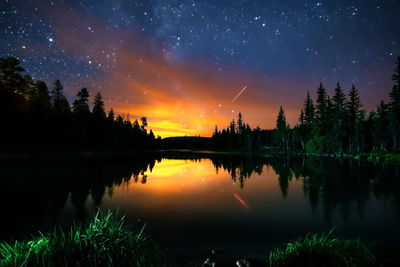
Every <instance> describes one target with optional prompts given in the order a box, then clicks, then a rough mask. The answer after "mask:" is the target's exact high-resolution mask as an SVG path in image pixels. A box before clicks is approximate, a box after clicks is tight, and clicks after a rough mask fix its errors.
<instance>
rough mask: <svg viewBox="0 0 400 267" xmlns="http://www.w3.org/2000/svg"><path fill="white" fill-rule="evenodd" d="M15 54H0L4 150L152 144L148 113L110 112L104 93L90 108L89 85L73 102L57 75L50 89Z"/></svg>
mask: <svg viewBox="0 0 400 267" xmlns="http://www.w3.org/2000/svg"><path fill="white" fill-rule="evenodd" d="M24 71H25V70H24V68H22V67H21V66H20V62H19V60H18V59H17V58H15V57H9V58H1V59H0V124H1V128H2V130H1V131H0V147H1V150H3V151H11V152H17V151H22V152H25V151H37V150H40V151H45V150H57V151H60V150H61V151H75V150H94V149H124V150H127V149H144V148H146V149H151V148H154V147H155V137H154V134H153V132H152V130H150V131H149V132H148V131H147V129H146V127H147V119H146V117H142V118H141V119H140V123H139V122H138V120H135V121H134V122H133V123H131V121H130V120H129V118H125V119H124V118H123V117H122V116H121V115H116V114H115V113H114V111H113V109H111V110H110V111H109V112H108V113H106V111H105V109H104V102H103V99H102V96H101V93H100V92H99V93H97V94H96V95H95V97H94V102H93V108H92V110H90V108H89V97H90V95H89V91H88V89H86V88H82V89H81V90H80V91H79V92H78V93H77V95H76V99H75V100H74V101H73V103H72V106H70V103H69V102H68V100H67V98H66V96H65V94H64V87H63V85H62V83H61V82H60V81H59V80H56V81H55V83H54V85H53V87H52V88H51V90H49V88H48V86H47V85H46V83H45V82H43V81H40V80H38V81H35V80H33V79H32V77H31V76H29V75H23V72H24Z"/></svg>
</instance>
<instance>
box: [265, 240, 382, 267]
mask: <svg viewBox="0 0 400 267" xmlns="http://www.w3.org/2000/svg"><path fill="white" fill-rule="evenodd" d="M269 264H270V266H271V267H284V266H309V267H313V266H327V267H328V266H332V267H333V266H347V267H353V266H354V267H355V266H375V265H376V260H375V256H374V255H373V254H372V252H371V251H370V250H369V249H368V247H367V246H366V245H365V244H364V243H362V242H361V241H360V240H359V239H343V238H337V237H335V236H333V235H332V234H331V233H328V234H309V235H307V236H306V237H303V238H299V239H296V240H293V241H291V242H289V243H287V244H286V245H283V246H281V247H279V248H276V249H274V250H273V251H271V253H270V255H269Z"/></svg>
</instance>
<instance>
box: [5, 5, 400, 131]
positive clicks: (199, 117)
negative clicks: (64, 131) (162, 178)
mask: <svg viewBox="0 0 400 267" xmlns="http://www.w3.org/2000/svg"><path fill="white" fill-rule="evenodd" d="M399 14H400V1H396V0H376V1H375V0H362V1H361V0H359V1H350V0H336V1H322V0H320V1H300V0H285V1H283V0H280V1H278V0H275V1H270V0H264V1H261V0H259V1H254V0H253V1H251V0H182V1H175V0H169V1H167V0H141V1H139V0H137V1H133V0H114V1H112V0H103V1H101V0H100V1H99V0H88V1H78V0H64V1H55V0H54V1H49V0H2V1H0V40H1V42H0V56H1V57H7V56H16V57H18V58H19V59H20V60H21V62H22V66H23V67H25V69H26V70H27V72H28V73H29V74H30V75H32V76H33V77H34V78H35V79H41V80H44V81H46V82H47V83H48V84H49V86H52V84H53V82H54V80H56V79H60V80H61V81H62V83H63V84H64V86H65V93H66V95H67V97H68V99H69V100H70V101H72V100H73V99H74V96H75V95H76V93H77V92H78V90H80V89H81V88H82V87H87V88H88V90H89V92H90V93H91V95H92V96H93V95H94V94H95V93H96V92H98V91H100V92H101V93H102V95H103V97H104V100H105V104H106V108H107V109H110V108H113V109H114V110H115V111H116V112H117V113H119V114H123V115H124V116H125V117H126V118H129V119H131V120H134V119H136V118H140V117H142V116H146V117H148V120H149V127H150V128H152V129H153V130H154V131H155V134H156V135H157V134H159V135H161V136H162V137H166V136H177V135H180V136H182V135H199V134H200V135H204V136H210V135H211V133H212V131H213V129H214V126H215V124H218V125H219V126H221V127H225V126H227V125H228V123H229V121H230V120H232V117H236V116H237V113H238V112H239V111H240V112H242V114H243V117H244V120H245V121H246V122H249V123H250V125H251V126H252V127H256V126H260V127H261V128H273V127H274V125H275V120H276V115H277V113H278V109H279V106H280V105H282V106H283V107H284V109H285V111H286V115H287V118H288V122H289V123H290V124H291V125H292V126H293V125H295V124H296V123H297V119H298V114H299V110H300V108H301V106H302V104H303V101H304V98H305V94H306V92H307V90H310V92H311V94H312V96H314V99H315V93H316V89H317V87H318V85H319V82H323V83H324V86H325V87H326V88H327V90H328V92H329V93H331V94H332V92H333V88H334V86H335V84H336V82H338V81H339V82H340V83H341V85H342V86H343V88H344V89H345V90H346V91H348V90H349V89H350V87H351V84H355V85H356V87H357V88H358V89H359V91H360V93H361V99H362V101H363V102H364V104H365V108H366V109H367V110H372V109H374V108H375V106H376V104H377V103H378V101H380V99H387V95H388V92H389V91H390V90H391V87H392V84H393V83H392V81H391V79H390V76H391V74H392V72H393V69H394V67H395V65H394V62H395V60H396V57H397V56H400V45H399V44H400V21H399V18H398V17H399ZM243 88H246V89H245V90H244V91H243V92H242V94H241V95H240V96H239V97H237V98H236V99H235V97H236V96H237V95H238V93H239V92H241V91H242V90H243ZM234 99H235V100H234ZM233 100H234V101H233Z"/></svg>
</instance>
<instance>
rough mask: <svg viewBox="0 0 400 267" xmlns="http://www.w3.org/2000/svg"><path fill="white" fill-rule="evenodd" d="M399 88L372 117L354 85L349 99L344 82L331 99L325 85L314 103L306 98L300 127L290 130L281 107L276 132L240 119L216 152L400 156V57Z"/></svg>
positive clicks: (222, 134)
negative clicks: (244, 151)
mask: <svg viewBox="0 0 400 267" xmlns="http://www.w3.org/2000/svg"><path fill="white" fill-rule="evenodd" d="M392 80H393V81H394V85H393V87H392V90H391V91H390V93H389V101H388V102H385V101H384V100H382V101H381V102H380V103H379V104H378V106H377V108H376V111H371V112H369V113H368V112H367V111H366V110H365V108H364V105H363V104H362V102H361V99H360V95H359V91H358V89H357V88H356V87H355V86H354V85H352V87H351V89H350V90H349V92H348V93H347V94H346V93H345V91H344V90H343V88H342V87H341V85H340V84H339V82H338V83H337V84H336V88H335V89H334V94H333V96H332V97H331V96H330V95H329V94H328V93H327V91H326V89H325V87H324V85H323V84H322V83H320V85H319V87H318V89H317V99H316V101H315V103H314V101H313V99H312V97H311V95H310V92H309V91H308V92H307V94H306V98H305V100H304V106H303V108H302V109H301V111H300V115H299V123H298V124H296V125H295V126H294V127H290V126H289V124H288V123H287V121H286V116H285V111H284V109H283V108H282V106H281V107H280V110H279V113H278V116H277V119H276V128H275V129H273V130H261V129H260V128H259V127H257V128H255V129H253V130H252V129H251V128H250V126H249V125H248V124H246V123H244V122H243V119H242V115H241V113H239V116H238V118H237V121H236V122H235V120H234V119H233V120H232V121H231V123H230V125H229V126H228V127H227V128H226V129H223V130H222V131H221V130H218V127H217V126H215V131H214V133H213V136H212V142H213V146H214V148H217V149H218V148H220V149H239V150H263V149H265V148H266V147H269V148H275V149H278V150H279V151H296V152H310V153H327V154H338V153H339V154H342V153H353V154H356V153H361V152H371V151H383V152H398V151H399V150H400V57H399V58H398V59H397V63H396V68H395V70H394V74H393V75H392Z"/></svg>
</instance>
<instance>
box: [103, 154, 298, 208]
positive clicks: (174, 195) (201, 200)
mask: <svg viewBox="0 0 400 267" xmlns="http://www.w3.org/2000/svg"><path fill="white" fill-rule="evenodd" d="M263 170H264V171H263V173H262V174H261V175H260V176H259V175H257V174H253V175H252V177H250V179H247V180H246V181H245V186H244V189H241V188H240V184H239V183H238V182H236V183H235V182H234V181H233V180H232V177H231V175H230V174H229V172H228V171H226V170H223V169H219V170H218V174H217V173H216V170H215V166H214V164H213V163H212V161H211V160H210V159H202V160H201V162H198V161H197V162H196V161H190V160H172V159H162V161H161V162H158V163H156V165H155V166H154V168H153V170H152V172H150V171H149V170H148V171H146V172H145V173H144V174H145V175H146V176H147V177H146V183H145V184H142V183H141V182H140V180H141V175H139V181H138V182H137V183H136V182H134V181H133V180H130V181H129V182H128V184H127V185H123V186H120V187H116V188H114V190H113V195H112V197H111V198H108V199H104V201H105V202H106V203H108V204H107V205H113V204H112V203H121V202H122V203H125V204H124V205H127V206H129V208H132V207H134V206H135V207H138V208H139V207H142V206H141V205H145V206H146V209H148V210H162V211H160V212H166V211H167V210H169V211H171V212H173V211H174V209H181V210H182V209H183V210H186V209H189V210H190V209H191V208H200V207H207V209H208V210H218V209H220V210H225V208H226V207H227V206H229V207H234V208H235V209H238V210H242V211H243V210H245V211H250V207H251V208H252V209H253V208H256V207H257V205H256V203H254V197H255V196H260V195H263V196H269V197H270V198H271V202H270V203H258V205H264V204H265V205H270V206H274V205H275V203H276V201H280V200H281V199H282V194H281V191H280V189H279V185H278V183H277V181H278V177H277V175H276V173H275V172H274V170H273V169H272V168H271V167H268V166H264V168H263ZM290 184H291V185H290V195H289V196H288V197H287V198H286V200H287V201H288V200H290V199H292V198H293V199H296V198H297V197H300V196H302V185H301V182H299V181H291V182H290ZM121 208H122V207H121ZM252 209H251V210H252Z"/></svg>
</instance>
